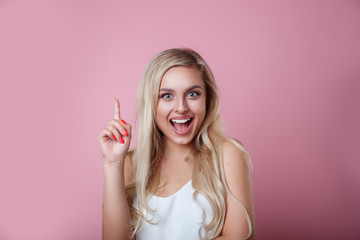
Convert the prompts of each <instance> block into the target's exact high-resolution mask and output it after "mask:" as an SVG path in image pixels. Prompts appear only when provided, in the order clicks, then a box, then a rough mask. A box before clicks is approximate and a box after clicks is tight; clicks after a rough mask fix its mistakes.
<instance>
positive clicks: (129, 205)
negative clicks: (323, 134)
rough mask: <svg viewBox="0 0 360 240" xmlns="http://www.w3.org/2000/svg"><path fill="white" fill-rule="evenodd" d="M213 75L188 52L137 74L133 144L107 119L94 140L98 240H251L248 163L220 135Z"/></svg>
mask: <svg viewBox="0 0 360 240" xmlns="http://www.w3.org/2000/svg"><path fill="white" fill-rule="evenodd" d="M219 108H220V104H219V98H218V93H217V87H216V84H215V80H214V77H213V74H212V73H211V70H210V68H209V67H208V65H207V64H206V62H205V61H204V60H203V58H202V57H201V56H200V55H199V54H198V53H196V52H195V51H193V50H191V49H169V50H166V51H163V52H161V53H159V54H158V55H156V56H155V57H154V58H153V59H152V60H151V61H150V63H149V64H148V66H147V67H146V69H145V72H144V75H143V78H142V81H141V84H140V87H139V90H138V95H137V111H138V120H139V126H138V137H137V143H136V147H135V149H134V150H129V145H130V140H131V125H130V124H129V123H126V122H125V121H124V120H123V119H122V118H121V116H120V103H119V101H118V100H117V99H115V115H114V118H113V119H112V120H111V122H110V123H109V125H108V126H107V127H106V128H104V129H103V130H102V131H101V133H100V135H99V137H98V140H99V143H100V147H101V151H102V154H103V158H104V165H103V171H104V201H103V239H137V240H148V239H153V240H162V239H167V240H168V239H172V240H174V239H181V240H189V239H191V240H192V239H249V238H250V239H253V238H254V206H253V193H252V186H251V176H250V173H251V162H250V158H249V155H248V153H247V151H246V150H245V148H244V147H243V146H242V145H241V144H240V143H239V142H238V141H236V140H234V139H231V138H228V137H226V136H225V135H224V131H223V125H222V122H221V119H220V116H219Z"/></svg>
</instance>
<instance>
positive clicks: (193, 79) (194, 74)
mask: <svg viewBox="0 0 360 240" xmlns="http://www.w3.org/2000/svg"><path fill="white" fill-rule="evenodd" d="M193 85H200V86H201V87H203V88H204V87H205V84H204V81H203V80H202V77H201V74H200V72H199V70H198V69H197V68H196V67H183V66H179V67H172V68H170V69H169V70H168V71H167V72H166V73H165V74H164V76H163V78H162V80H161V83H160V88H171V89H186V88H188V87H191V86H193Z"/></svg>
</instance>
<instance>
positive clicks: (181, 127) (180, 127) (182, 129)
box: [170, 118, 193, 134]
mask: <svg viewBox="0 0 360 240" xmlns="http://www.w3.org/2000/svg"><path fill="white" fill-rule="evenodd" d="M192 120H193V118H186V119H171V120H170V123H171V125H172V126H173V128H174V130H175V132H176V133H178V134H186V133H187V132H188V131H189V129H190V126H191V123H192Z"/></svg>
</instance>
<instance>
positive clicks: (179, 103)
mask: <svg viewBox="0 0 360 240" xmlns="http://www.w3.org/2000/svg"><path fill="white" fill-rule="evenodd" d="M188 110H189V108H188V105H187V102H186V99H184V98H180V99H179V98H178V99H177V100H176V103H175V112H177V113H186V112H187V111H188Z"/></svg>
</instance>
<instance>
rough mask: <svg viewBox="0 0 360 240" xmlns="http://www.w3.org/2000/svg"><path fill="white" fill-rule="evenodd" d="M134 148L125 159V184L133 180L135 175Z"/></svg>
mask: <svg viewBox="0 0 360 240" xmlns="http://www.w3.org/2000/svg"><path fill="white" fill-rule="evenodd" d="M133 153H134V150H133V149H132V150H129V152H128V154H127V155H126V157H125V161H124V178H125V185H127V184H129V183H130V182H131V181H132V177H133V167H132V156H133Z"/></svg>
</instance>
